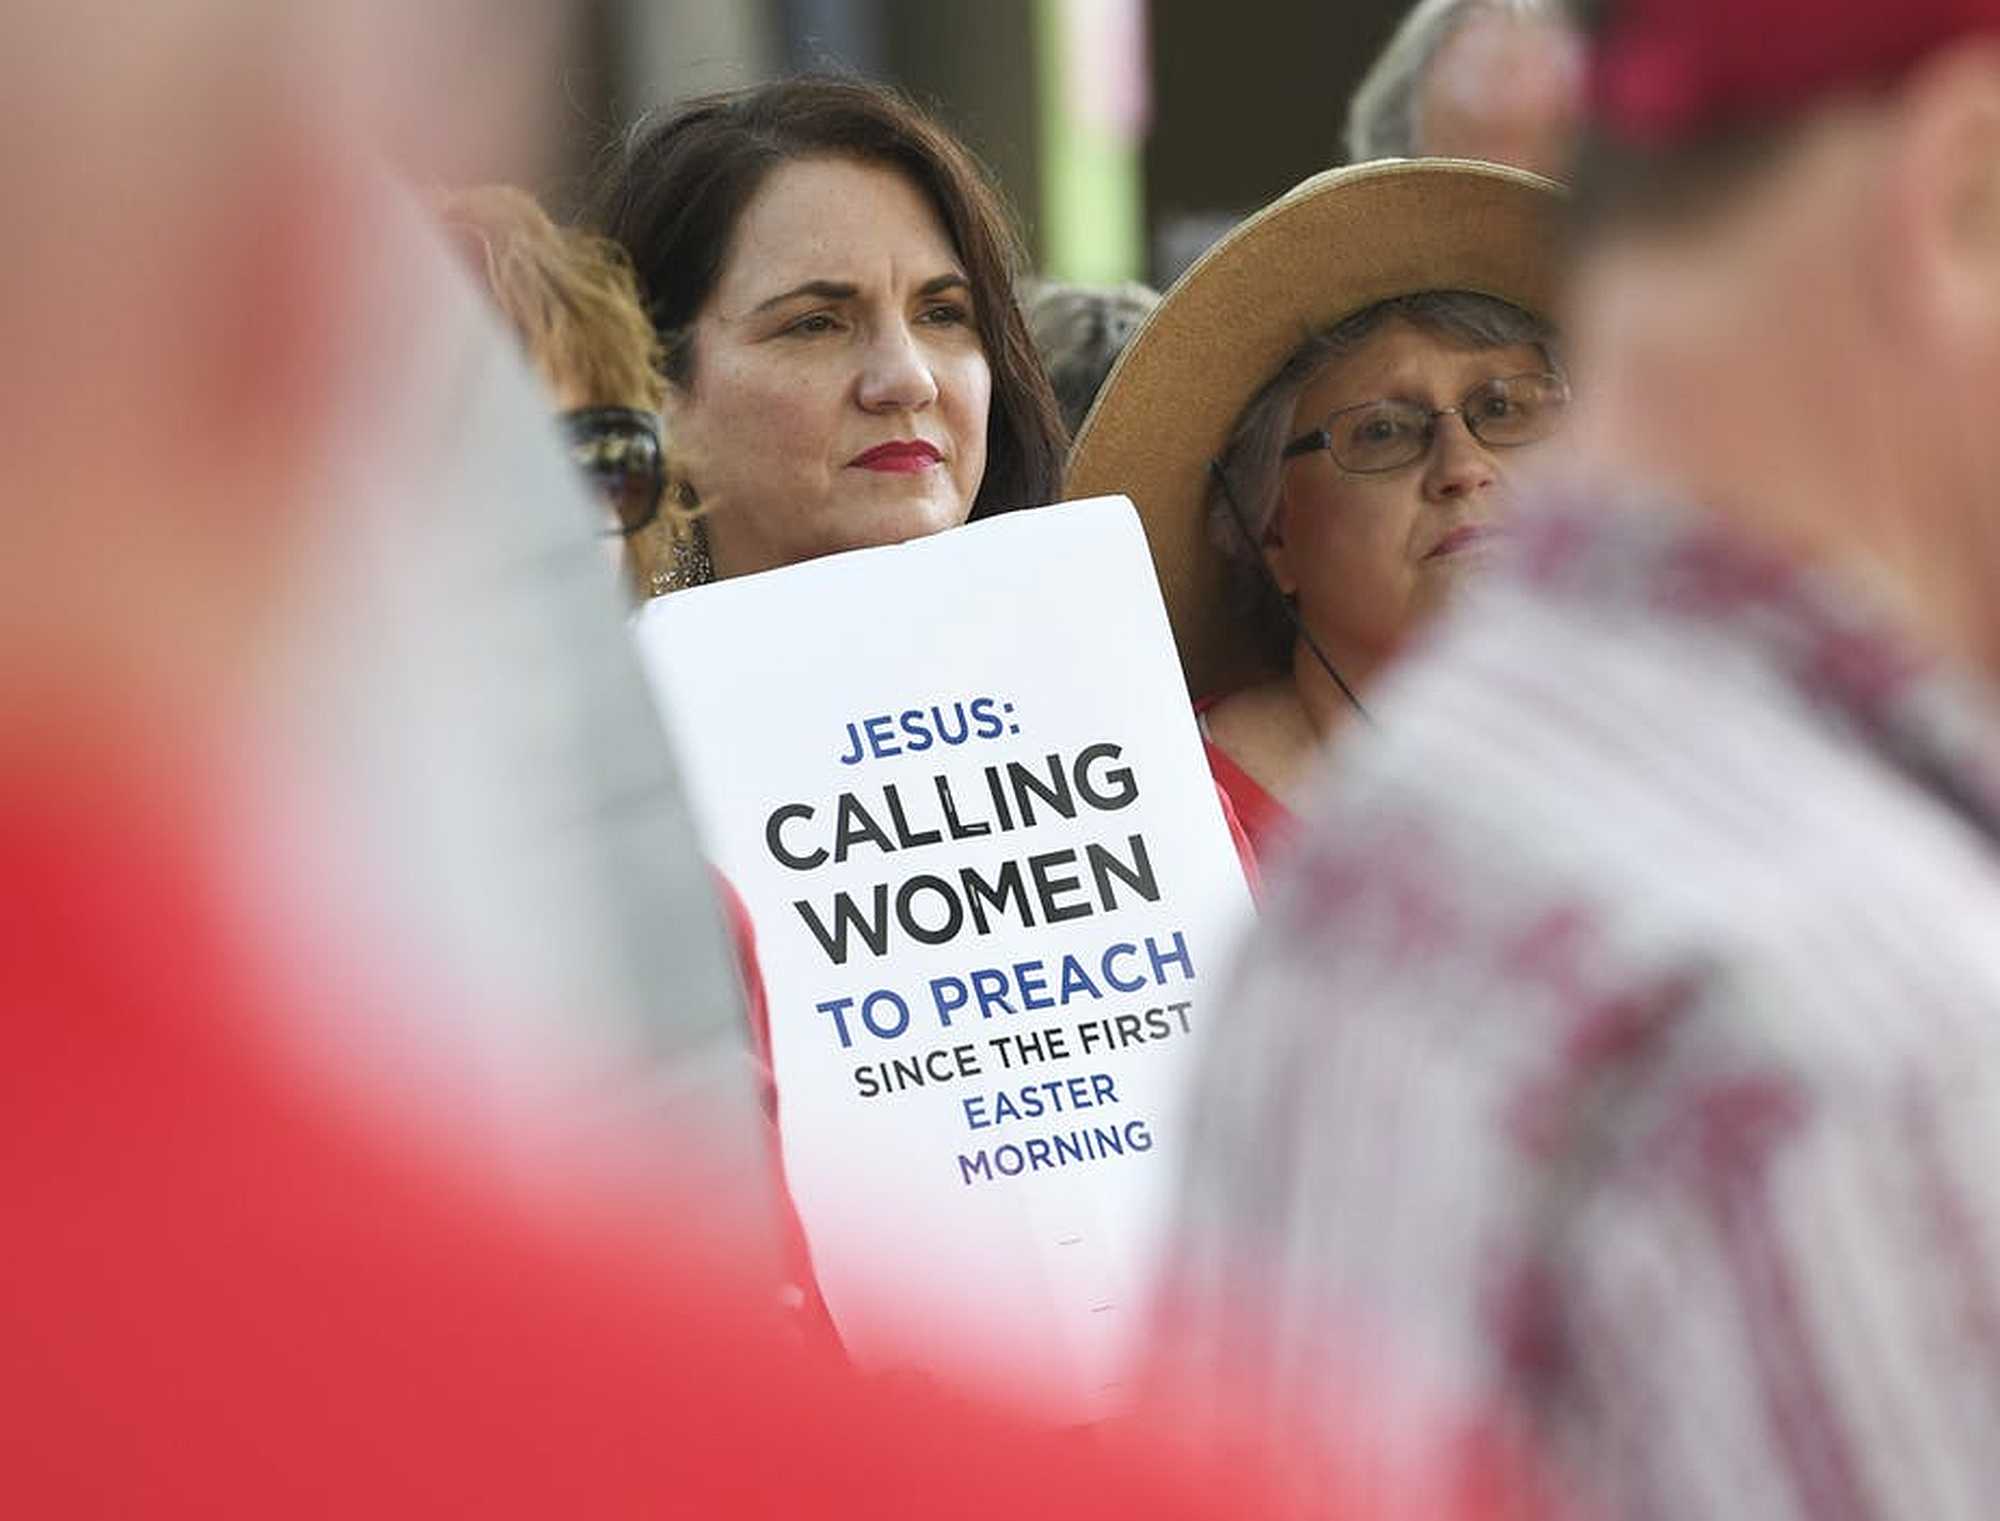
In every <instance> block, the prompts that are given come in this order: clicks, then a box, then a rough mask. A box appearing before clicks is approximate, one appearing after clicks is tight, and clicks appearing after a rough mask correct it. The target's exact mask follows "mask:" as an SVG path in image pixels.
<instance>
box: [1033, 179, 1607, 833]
mask: <svg viewBox="0 0 2000 1521" xmlns="http://www.w3.org/2000/svg"><path fill="white" fill-rule="evenodd" d="M1561 209H1562V203H1561V200H1560V198H1559V197H1558V195H1557V194H1556V190H1555V187H1554V186H1553V185H1552V184H1550V183H1549V182H1548V181H1546V180H1542V179H1538V178H1536V177H1535V176H1533V175H1529V174H1522V173H1520V172H1519V171H1517V170H1510V169H1503V168H1498V167H1494V166H1490V165H1484V164H1460V163H1446V162H1441V161H1440V162H1431V163H1421V164H1403V163H1393V164H1372V165H1363V166H1360V167H1357V168H1351V169H1335V170H1331V171H1329V172H1327V173H1325V174H1321V175H1316V176H1314V177H1313V178H1312V179H1310V180H1307V181H1306V182H1305V183H1304V184H1302V185H1299V186H1297V187H1296V188H1294V189H1293V190H1291V191H1289V192H1288V193H1287V194H1285V195H1283V196H1281V197H1280V198H1279V199H1278V200H1276V201H1274V202H1273V203H1272V204H1271V205H1269V206H1267V207H1265V208H1264V210H1262V211H1260V212H1259V213H1257V215H1255V216H1253V217H1251V218H1249V219H1248V220H1247V221H1245V222H1243V223H1242V224H1241V225H1240V226H1238V227H1237V228H1236V229H1234V230H1233V231H1232V232H1231V233H1230V234H1229V236H1228V237H1226V238H1224V239H1223V240H1222V242H1220V243H1218V244H1217V245H1216V246H1215V247H1214V248H1213V249H1211V250H1210V251H1209V252H1208V253H1207V254H1206V255H1205V256H1204V257H1203V258H1202V259H1201V260H1200V262H1198V263H1197V264H1196V265H1195V266H1194V268H1192V269H1190V270H1189V271H1188V272H1187V274H1185V275H1183V276H1182V277H1181V279H1180V280H1179V281H1177V282H1176V283H1175V285H1174V288H1173V289H1172V290H1171V291H1169V292H1168V293H1167V295H1166V298H1165V299H1164V300H1163V301H1162V302H1161V304H1160V306H1159V307H1158V308H1157V310H1155V312H1154V313H1153V315H1152V317H1151V318H1150V319H1149V320H1148V321H1147V322H1146V325H1145V326H1144V327H1143V328H1142V329H1141V330H1140V332H1139V334H1138V336H1137V337H1136V338H1135V339H1134V340H1133V341H1132V344H1131V347H1130V348H1129V349H1128V350H1127V351H1126V354H1125V356H1124V358H1123V360H1121V362H1120V363H1119V366H1118V368H1117V369H1116V370H1115V371H1113V373H1112V376H1111V379H1110V381H1109V382H1108V383H1107V384H1106V386H1105V389H1104V394H1103V396H1102V397H1101V398H1100V400H1099V402H1098V405H1097V407H1096V408H1095V409H1094V410H1093V411H1092V413H1091V415H1090V418H1089V421H1088V422H1087V424H1086V425H1085V427H1084V430H1083V432H1082V434H1081V435H1080V436H1079V437H1078V439H1077V442H1076V448H1075V449H1074V451H1073V452H1072V454H1071V456H1070V465H1069V479H1068V483H1067V490H1068V494H1069V495H1071V496H1093V495H1097V494H1099V493H1101V492H1113V491H1122V492H1125V493H1126V494H1128V495H1130V496H1131V497H1132V499H1133V501H1134V502H1135V503H1137V505H1138V508H1139V515H1140V518H1141V519H1142V521H1143V522H1144V523H1145V525H1146V537H1147V540H1148V543H1149V544H1150V547H1151V549H1152V553H1153V562H1154V565H1155V566H1156V567H1157V569H1158V571H1159V576H1160V585H1161V589H1162V591H1163V592H1164V594H1165V596H1166V602H1167V613H1168V617H1169V619H1170V620H1171V622H1172V625H1173V630H1174V639H1175V643H1176V644H1177V646H1178V647H1179V651H1180V657H1181V664H1182V666H1183V667H1184V668H1185V670H1186V672H1187V678H1188V685H1189V689H1190V690H1191V691H1192V692H1193V694H1194V696H1195V698H1196V704H1195V706H1196V710H1197V712H1199V714H1200V716H1201V728H1202V735H1203V739H1204V741H1205V742H1206V745H1207V748H1208V758H1209V765H1210V768H1211V770H1213V772H1214V774H1215V779H1216V783H1217V785H1218V786H1219V787H1220V788H1221V790H1222V795H1223V799H1224V802H1225V805H1226V806H1225V811H1226V812H1227V813H1228V814H1229V815H1230V820H1231V823H1232V824H1240V825H1241V827H1242V829H1243V831H1244V832H1245V833H1246V834H1247V836H1248V838H1249V841H1250V843H1251V845H1252V846H1253V847H1254V848H1255V850H1256V852H1257V853H1258V854H1259V855H1260V856H1261V855H1262V854H1263V853H1264V852H1266V851H1268V850H1269V849H1271V848H1272V846H1273V845H1274V844H1276V843H1277V842H1278V841H1279V840H1280V839H1281V838H1282V837H1283V836H1285V835H1286V834H1288V833H1290V831H1291V828H1292V824H1293V819H1292V801H1293V797H1294V793H1295V790H1296V788H1297V786H1298V784H1299V781H1300V779H1301V778H1302V777H1303V776H1305V775H1306V774H1308V772H1309V770H1310V767H1311V764H1312V761H1313V759H1314V757H1315V756H1316V755H1317V754H1318V752H1319V749H1320V747H1321V745H1322V744H1323V743H1324V742H1325V741H1326V740H1327V738H1328V737H1329V736H1330V735H1332V734H1334V733H1336V732H1338V731H1339V730H1340V729H1341V728H1342V727H1343V726H1344V725H1346V724H1347V723H1348V722H1349V720H1350V719H1351V718H1353V717H1356V716H1358V715H1360V714H1361V713H1363V712H1364V711H1365V709H1364V708H1363V702H1364V700H1365V697H1366V694H1367V691H1368V688H1369V685H1370V684H1371V682H1372V681H1373V679H1374V676H1375V673H1376V671H1377V669H1378V668H1379V667H1381V666H1382V665H1383V664H1384V663H1385V662H1386V661H1387V660H1388V659H1389V658H1390V656H1391V655H1392V654H1393V653H1394V652H1395V651H1396V650H1397V649H1398V648H1400V647H1401V646H1402V645H1403V644H1404V642H1405V641H1407V640H1408V639H1409V638H1411V637H1412V635H1413V634H1414V633H1415V631H1416V630H1417V629H1418V628H1419V627H1420V626H1421V625H1422V624H1423V623H1424V621H1425V620H1426V619H1428V618H1430V617H1432V616H1434V615H1435V614H1436V612H1437V610H1438V609H1439V608H1441V607H1443V606H1445V605H1446V604H1447V603H1448V602H1449V601H1450V600H1451V599H1452V598H1453V597H1454V596H1456V595H1457V594H1458V593H1459V591H1460V590H1461V589H1462V588H1464V587H1465V586H1467V585H1468V584H1470V583H1471V582H1472V580H1474V579H1475V578H1476V576H1477V575H1478V574H1479V573H1480V571H1481V570H1483V568H1484V566H1485V564H1486V562H1487V560H1488V558H1489V554H1488V551H1490V550H1491V548H1492V544H1493V535H1494V533H1495V532H1496V531H1497V530H1498V529H1499V527H1500V526H1501V522H1502V519H1503V517H1504V515H1505V513H1506V510H1507V504H1508V502H1509V500H1510V498H1511V497H1512V495H1513V493H1514V491H1515V489H1516V488H1517V486H1518V484H1519V477H1520V475H1521V473H1522V472H1523V471H1525V470H1526V469H1528V468H1529V467H1530V466H1531V464H1532V463H1533V462H1534V461H1535V460H1536V459H1537V457H1538V456H1542V455H1544V453H1545V450H1544V448H1543V447H1542V446H1545V445H1548V444H1549V443H1550V441H1551V440H1552V439H1554V438H1555V437H1556V435H1557V433H1558V431H1559V429H1560V428H1561V426H1562V423H1563V420H1564V418H1565V417H1566V415H1567V412H1568V403H1569V383H1568V381H1567V380H1566V379H1565V377H1564V374H1563V370H1564V366H1563V362H1562V359H1561V357H1560V355H1559V354H1558V352H1557V343H1556V332H1555V329H1554V327H1553V326H1552V325H1551V324H1550V322H1549V320H1548V318H1547V316H1546V315H1545V314H1546V313H1547V312H1548V310H1549V308H1550V306H1551V304H1552V299H1553V296H1554V291H1555V277H1556V264H1557V238H1558V234H1559V231H1560V227H1561Z"/></svg>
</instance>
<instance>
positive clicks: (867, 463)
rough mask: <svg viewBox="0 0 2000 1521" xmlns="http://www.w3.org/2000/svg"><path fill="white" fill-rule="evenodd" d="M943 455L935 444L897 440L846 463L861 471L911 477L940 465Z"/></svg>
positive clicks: (917, 440) (904, 439)
mask: <svg viewBox="0 0 2000 1521" xmlns="http://www.w3.org/2000/svg"><path fill="white" fill-rule="evenodd" d="M943 462H944V455H943V454H942V453H940V452H939V450H938V447H937V445H936V444H927V443H925V442H924V441H923V440H922V439H920V438H899V439H897V440H896V441H895V442H893V443H887V444H877V445H876V446H875V447H874V448H872V449H869V450H866V451H864V452H863V453H860V454H857V455H855V456H854V458H853V459H851V460H849V461H848V462H847V463H848V464H850V465H853V466H857V467H859V468H860V469H863V470H887V471H891V472H893V473H896V474H899V475H913V474H915V473H916V472H917V471H919V470H928V469H930V467H931V466H932V465H938V464H942V463H943Z"/></svg>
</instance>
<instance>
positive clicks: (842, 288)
mask: <svg viewBox="0 0 2000 1521" xmlns="http://www.w3.org/2000/svg"><path fill="white" fill-rule="evenodd" d="M860 294H861V287H860V286H858V285H851V284H847V283H845V282H843V281H839V280H808V281H806V282H805V283H804V284H803V285H794V286H793V287H792V288H791V289H790V290H783V291H779V292H778V294H777V295H775V296H772V297H770V298H769V299H768V300H764V301H759V302H758V303H757V304H756V305H755V306H753V307H751V308H750V315H752V316H755V315H756V314H757V313H758V312H763V311H769V310H770V309H771V308H772V307H774V306H781V305H783V304H784V303H785V302H787V301H794V300H796V299H798V298H799V297H800V296H815V297H817V298H819V299H820V300H822V301H851V300H853V299H854V298H855V297H856V296H858V295H860Z"/></svg>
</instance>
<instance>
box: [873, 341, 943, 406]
mask: <svg viewBox="0 0 2000 1521" xmlns="http://www.w3.org/2000/svg"><path fill="white" fill-rule="evenodd" d="M861 365H862V368H861V380H860V385H859V388H858V393H857V394H858V397H859V400H860V402H861V405H862V407H863V409H864V410H866V411H870V412H915V411H919V410H921V409H922V408H924V407H927V406H929V405H930V404H931V403H932V402H934V401H936V400H937V394H938V387H937V377H936V376H935V375H933V374H932V373H931V367H930V364H929V362H928V360H927V359H926V358H925V356H924V353H923V350H922V349H921V348H920V347H919V346H918V344H917V341H916V335H915V334H914V333H912V332H911V331H910V329H909V326H908V324H906V323H901V322H898V323H895V324H893V325H891V326H890V327H889V328H887V329H885V330H884V331H882V332H881V333H880V334H878V335H877V336H876V338H875V339H874V341H873V342H871V343H870V344H869V345H868V348H867V351H866V352H865V353H864V355H863V356H862V361H861Z"/></svg>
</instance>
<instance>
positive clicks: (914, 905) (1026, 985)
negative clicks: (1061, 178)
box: [637, 498, 1250, 1418]
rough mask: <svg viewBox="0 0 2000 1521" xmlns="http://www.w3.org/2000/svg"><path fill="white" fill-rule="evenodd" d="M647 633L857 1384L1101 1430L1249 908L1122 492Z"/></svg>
mask: <svg viewBox="0 0 2000 1521" xmlns="http://www.w3.org/2000/svg"><path fill="white" fill-rule="evenodd" d="M637 627H638V637H639V642H640V647H641V651H642V654H643V656H644V659H645V663H646V666H647V669H648V671H649V673H650V675H651V678H652V680H653V683H654V686H655V688H656V690H657V692H658V694H659V696H660V699H661V702H662V706H663V709H664V710H665V713H666V717H667V721H668V726H669V729H670V731H671V732H672V734H673V735H674V738H675V741H676V744H677V746H678V748H679V749H680V751H681V757H682V763H683V766H684V770H685V775H686V777H687V780H688V786H689V789H690V792H691V794H692V797H693V800H694V807H695V813H696V817H697V820H698V821H699V823H700V826H701V828H702V830H703V833H704V837H705V840H706V844H707V847H708V849H709V850H710V852H711V854H712V857H713V860H714V863H715V865H716V866H717V868H718V869H719V870H720V871H721V872H722V873H723V874H724V875H725V876H726V877H727V878H728V879H729V881H730V882H731V883H732V884H733V885H734V886H735V888H736V890H737V892H738V893H739V894H740V895H741V896H742V898H743V900H744V902H745V903H746V904H747V906H748V908H749V911H750V915H751V919H752V921H753V923H754V925H755V929H756V935H757V947H758V959H759V963H760V966H761V969H762V973H763V978H764V984H765V988H766V991H767V993H768V995H769V1000H770V1012H771V1044H772V1058H773V1066H774V1069H775V1073H776V1080H777V1091H778V1110H779V1132H780V1139H781V1143H782V1152H783V1158H784V1170H785V1177H786V1181H787V1183H788V1185H789V1187H790V1190H791V1193H792V1196H793V1199H794V1201H795V1202H796V1204H797V1207H798V1211H799V1217H800V1220H801V1222H802V1223H803V1225H804V1227H805V1232H806V1237H807V1241H808V1244H809V1246H810V1248H811V1253H812V1259H813V1266H814V1271H815V1273H816V1274H817V1277H818V1281H819V1286H820V1289H821V1292H822V1293H823V1294H824V1296H825V1298H826V1302H827V1307H828V1309H829V1310H830V1311H831V1313H832V1315H833V1318H834V1322H835V1325H836V1326H837V1327H838V1329H839V1331H840V1334H841V1337H842V1339H843V1341H844V1342H845V1344H846V1345H847V1347H848V1350H849V1352H850V1353H851V1354H852V1355H853V1356H854V1357H855V1358H856V1359H857V1361H859V1362H860V1363H861V1364H862V1365H863V1366H874V1367H916V1368H919V1369H922V1370H924V1371H927V1372H930V1373H933V1374H937V1375H940V1376H945V1377H948V1378H952V1379H955V1380H958V1381H964V1380H966V1379H968V1378H971V1379H976V1380H977V1381H978V1382H979V1383H980V1384H981V1385H982V1386H983V1387H984V1388H985V1389H986V1391H987V1392H989V1393H994V1392H999V1393H1003V1394H1008V1395H1012V1396H1015V1397H1029V1398H1034V1399H1036V1400H1037V1401H1039V1402H1041V1403H1042V1404H1043V1405H1044V1406H1047V1404H1048V1403H1049V1402H1050V1401H1051V1400H1054V1401H1055V1402H1057V1404H1058V1406H1059V1408H1060V1409H1061V1410H1062V1411H1063V1412H1064V1413H1065V1414H1067V1415H1070V1416H1073V1417H1076V1418H1089V1417H1092V1416H1097V1415H1101V1414H1106V1413H1109V1412H1110V1411H1112V1410H1115V1409H1116V1408H1117V1407H1118V1406H1119V1404H1120V1402H1121V1392H1120V1386H1121V1384H1122V1382H1123V1381H1124V1378H1125V1374H1126V1372H1127V1364H1128V1359H1129V1357H1130V1355H1131V1353H1132V1352H1133V1351H1134V1350H1135V1339H1136V1338H1137V1337H1139V1336H1141V1335H1143V1334H1144V1330H1145V1327H1144V1318H1145V1315H1146V1313H1147V1309H1148V1305H1147V1297H1148V1292H1149V1290H1150V1288H1151V1272H1152V1269H1153V1266H1154V1263H1155V1261H1156V1257H1157V1253H1158V1247H1159V1244H1160V1236H1161V1232H1162V1229H1163V1227H1164V1226H1165V1224H1166V1223H1167V1222H1166V1215H1167V1211H1168V1210H1169V1208H1170V1207H1171V1203H1172V1195H1173V1190H1174V1186H1175V1183H1176V1179H1177V1177H1178V1175H1179V1173H1180V1170H1181V1160H1182V1155H1183V1146H1184V1143H1185V1138H1186V1126H1185V1123H1184V1118H1183V1116H1184V1109H1185V1101H1186V1091H1187V1085H1188V1079H1189V1076H1190V1074H1191V1072H1192V1070H1193V1065H1194V1061H1195V1058H1196V1056H1197V1054H1198V1051H1199V1049H1200V1046H1201V1043H1202V1040H1203V1039H1204V1038H1205V1036H1206V1034H1207V1032H1208V1030H1209V1027H1210V1025H1211V1023H1212V1022H1213V1020H1214V1019H1215V1017H1216V1016H1215V1009H1214V1005H1213V996H1214V990H1215V986H1216V978H1217V976H1218V974H1219V973H1221V972H1222V971H1223V969H1224V966H1225V963H1226V961H1227V959H1228V955H1229V947H1230V944H1231V942H1232V941H1233V939H1234V936H1235V935H1236V934H1237V933H1238V931H1239V930H1240V927H1241V925H1242V924H1243V923H1244V922H1245V921H1247V919H1248V917H1249V914H1250V903H1249V894H1248V890H1247V888H1246V886H1245V883H1244V877H1243V870H1242V866H1241V864H1240V863H1239V860H1238V858H1237V855H1236V853H1235V849H1234V847H1233V845H1232V843H1231V840H1230V837H1229V833H1228V830H1227V826H1226V825H1225V824H1224V822H1223V817H1222V812H1221V807H1220V804H1219V802H1218V800H1217V797H1216V792H1215V786H1214V783H1213V781H1212V780H1211V778H1210V776H1209V772H1208V769H1207V766H1206V763H1205V761H1204V758H1203V754H1202V749H1201V744H1200V740H1199V736H1198V734H1197V731H1196V728H1195V724H1194V720H1193V716H1192V714H1191V713H1190V711H1189V707H1188V700H1187V691H1186V688H1185V686H1184V684H1183V682H1182V679H1181V674H1180V667H1179V665H1178V663H1177V661H1176V659H1175V655H1174V647H1173V642H1172V636H1171V635H1170V633H1169V631H1168V627H1167V620H1166V614H1165V611H1164V609H1163V607H1162V605H1161V601H1160V594H1159V589H1158V586H1157V584H1156V582H1155V580H1154V574H1153V567H1152V562H1151V560H1150V559H1149V557H1148V555H1147V550H1146V541H1145V537H1144V534H1143V533H1142V532H1141V530H1140V527H1139V523H1138V519H1137V516H1136V515H1135V514H1134V512H1133V510H1132V507H1131V504H1130V503H1129V502H1127V501H1125V500H1124V499H1123V498H1111V499H1105V500H1097V501H1090V502H1077V503H1068V504H1064V505H1061V506H1056V507H1048V508H1041V509H1038V510H1035V511H1032V512H1023V513H1016V514H1011V515H1007V516H1003V517H999V518H995V519H992V520H989V521H987V522H983V523H978V524H973V525H970V526H968V527H965V528H961V529H958V530H955V531H953V532H950V533H946V534H941V535H938V536H936V537H933V538H928V539H923V540H919V541H916V542H913V543H909V544H902V545H897V546H893V547H890V548H884V549H872V550H862V551H857V552H853V553H849V554H842V555H835V556H832V557H829V558H826V559H822V560H816V561H811V562H808V563H806V564H802V565H797V566H793V567H790V568H787V569H785V570H780V571H772V572H768V573H766V574H763V575H757V576H750V577H746V578H743V579H741V580H737V581H727V582H722V583H719V584H717V585H714V586H707V587H701V588H697V589H695V590H693V591H688V592H678V593H675V594H674V595H672V596H669V597H665V598H662V599H659V600H657V601H655V602H653V603H651V604H650V605H648V607H647V608H646V609H645V611H644V612H643V613H642V614H641V616H640V618H639V621H638V625H637Z"/></svg>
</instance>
